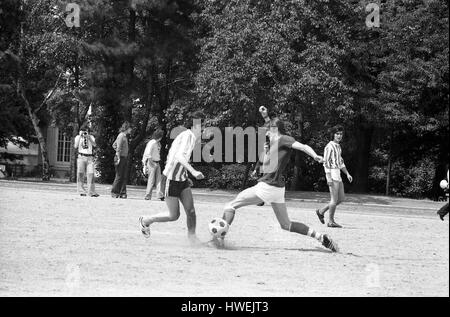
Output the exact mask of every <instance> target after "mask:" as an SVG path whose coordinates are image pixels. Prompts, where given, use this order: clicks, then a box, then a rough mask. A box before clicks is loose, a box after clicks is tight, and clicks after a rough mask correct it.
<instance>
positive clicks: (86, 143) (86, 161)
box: [74, 123, 99, 197]
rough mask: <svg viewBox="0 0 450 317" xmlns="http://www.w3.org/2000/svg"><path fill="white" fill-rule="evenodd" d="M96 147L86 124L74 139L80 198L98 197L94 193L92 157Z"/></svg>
mask: <svg viewBox="0 0 450 317" xmlns="http://www.w3.org/2000/svg"><path fill="white" fill-rule="evenodd" d="M95 146H96V143H95V138H94V136H93V135H91V134H90V131H89V127H88V125H87V123H85V124H83V125H82V126H81V128H80V133H79V134H78V135H77V136H76V137H75V142H74V147H75V149H77V151H78V159H77V192H78V194H80V196H87V195H89V196H90V197H98V196H99V194H97V193H96V192H95V182H94V155H93V148H94V147H95ZM85 174H86V175H87V186H88V192H87V193H86V190H85V189H84V186H83V182H84V175H85Z"/></svg>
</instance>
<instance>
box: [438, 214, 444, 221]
mask: <svg viewBox="0 0 450 317" xmlns="http://www.w3.org/2000/svg"><path fill="white" fill-rule="evenodd" d="M438 215H439V218H441V220H442V221H444V217H445V215H441V214H439V213H438Z"/></svg>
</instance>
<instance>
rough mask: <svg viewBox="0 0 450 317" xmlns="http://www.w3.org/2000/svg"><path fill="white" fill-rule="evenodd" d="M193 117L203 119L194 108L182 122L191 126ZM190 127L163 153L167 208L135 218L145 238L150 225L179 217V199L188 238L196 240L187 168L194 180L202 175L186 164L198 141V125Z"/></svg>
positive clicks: (163, 185)
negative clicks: (164, 158) (196, 127)
mask: <svg viewBox="0 0 450 317" xmlns="http://www.w3.org/2000/svg"><path fill="white" fill-rule="evenodd" d="M194 119H203V114H202V113H200V112H195V113H194V114H193V115H192V116H191V118H190V119H189V121H188V122H186V124H185V127H191V126H192V121H193V120H194ZM193 130H194V131H195V133H194V132H193V131H192V130H190V129H187V130H185V131H184V132H182V133H180V134H179V135H178V136H177V137H176V138H175V140H174V141H173V143H172V145H171V147H170V150H169V155H168V156H167V162H166V167H165V169H164V171H163V175H162V178H161V191H162V192H163V193H164V196H165V201H166V205H167V208H168V212H165V213H160V214H157V215H154V216H151V217H144V216H142V217H140V218H139V224H140V229H141V232H142V234H143V235H144V236H145V237H146V238H149V237H150V225H152V224H154V223H157V222H171V221H176V220H178V218H179V217H180V204H179V202H181V204H182V205H183V207H184V211H185V212H186V217H187V228H188V238H189V240H190V241H191V242H193V243H197V242H198V239H197V237H196V234H195V228H196V223H197V217H196V214H195V208H194V199H193V197H192V191H191V182H190V180H189V179H188V172H189V173H191V174H192V176H194V177H195V178H196V179H198V180H200V179H203V178H205V176H204V175H203V174H202V173H201V172H199V171H197V170H195V169H194V168H193V167H192V165H191V164H189V159H190V157H191V154H192V151H193V150H194V146H195V144H196V143H198V142H201V129H193Z"/></svg>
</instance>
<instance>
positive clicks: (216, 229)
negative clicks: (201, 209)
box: [209, 218, 230, 238]
mask: <svg viewBox="0 0 450 317" xmlns="http://www.w3.org/2000/svg"><path fill="white" fill-rule="evenodd" d="M229 228H230V226H229V225H228V223H227V222H226V221H225V220H223V219H222V218H214V219H213V220H211V222H210V223H209V232H211V234H212V235H213V236H214V237H216V238H224V237H225V235H226V234H227V232H228V229H229Z"/></svg>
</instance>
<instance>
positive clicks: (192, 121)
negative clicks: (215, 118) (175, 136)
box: [184, 110, 205, 142]
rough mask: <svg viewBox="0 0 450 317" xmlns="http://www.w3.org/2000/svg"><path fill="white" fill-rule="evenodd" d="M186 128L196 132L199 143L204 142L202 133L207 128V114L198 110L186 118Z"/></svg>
mask: <svg viewBox="0 0 450 317" xmlns="http://www.w3.org/2000/svg"><path fill="white" fill-rule="evenodd" d="M184 127H185V128H186V129H191V130H192V132H194V134H195V137H196V138H197V142H201V140H202V131H203V130H204V128H205V114H204V113H203V111H200V110H197V111H194V112H193V113H191V114H189V115H187V116H186V118H185V121H184Z"/></svg>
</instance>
